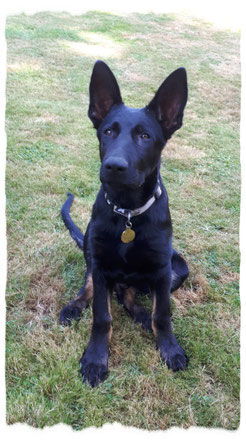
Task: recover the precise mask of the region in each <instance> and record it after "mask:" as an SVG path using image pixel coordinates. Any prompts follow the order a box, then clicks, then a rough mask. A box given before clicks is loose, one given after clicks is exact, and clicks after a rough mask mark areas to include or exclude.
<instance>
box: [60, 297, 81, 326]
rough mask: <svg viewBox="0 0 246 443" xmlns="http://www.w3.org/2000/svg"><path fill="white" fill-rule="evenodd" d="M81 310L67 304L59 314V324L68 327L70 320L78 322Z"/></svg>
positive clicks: (72, 304) (71, 304)
mask: <svg viewBox="0 0 246 443" xmlns="http://www.w3.org/2000/svg"><path fill="white" fill-rule="evenodd" d="M81 313H82V309H81V308H80V307H78V306H76V305H75V304H74V303H73V302H71V303H68V305H67V306H65V308H63V309H62V311H61V313H60V318H59V321H60V324H61V325H65V326H70V325H71V321H72V320H79V319H80V317H81Z"/></svg>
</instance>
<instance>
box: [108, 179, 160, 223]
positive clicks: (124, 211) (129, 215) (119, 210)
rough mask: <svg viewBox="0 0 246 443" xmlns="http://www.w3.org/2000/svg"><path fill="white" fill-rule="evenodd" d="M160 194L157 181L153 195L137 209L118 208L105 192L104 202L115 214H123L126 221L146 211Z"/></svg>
mask: <svg viewBox="0 0 246 443" xmlns="http://www.w3.org/2000/svg"><path fill="white" fill-rule="evenodd" d="M161 194H162V190H161V187H160V183H159V182H158V183H157V188H156V190H155V193H154V195H153V196H152V197H151V198H150V199H149V200H148V201H147V202H146V203H145V205H143V206H141V207H140V208H137V209H123V208H119V207H118V206H117V205H115V204H114V203H112V202H111V201H110V200H109V198H108V196H107V193H106V192H105V194H104V195H105V199H106V202H107V203H108V205H110V206H112V207H113V211H114V212H116V214H119V215H123V216H124V217H126V218H127V219H128V221H130V219H131V218H132V217H136V216H137V215H140V214H143V212H145V211H147V209H149V208H150V207H151V206H152V205H153V203H154V202H155V201H156V200H158V198H160V196H161Z"/></svg>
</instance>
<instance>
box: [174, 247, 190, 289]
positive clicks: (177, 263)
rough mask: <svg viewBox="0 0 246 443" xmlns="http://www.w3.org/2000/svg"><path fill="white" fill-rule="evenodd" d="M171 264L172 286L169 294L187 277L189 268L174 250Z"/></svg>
mask: <svg viewBox="0 0 246 443" xmlns="http://www.w3.org/2000/svg"><path fill="white" fill-rule="evenodd" d="M171 263H172V286H171V292H173V291H175V290H176V289H178V288H179V287H180V286H181V285H182V283H183V282H184V281H185V279H186V278H187V277H188V275H189V268H188V265H187V263H186V261H185V260H184V259H183V257H181V255H179V254H178V252H177V251H175V249H174V250H173V255H172V259H171Z"/></svg>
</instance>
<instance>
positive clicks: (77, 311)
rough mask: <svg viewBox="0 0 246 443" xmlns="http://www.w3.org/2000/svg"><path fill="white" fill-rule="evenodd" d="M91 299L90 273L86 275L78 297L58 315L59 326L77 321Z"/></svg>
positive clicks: (91, 284)
mask: <svg viewBox="0 0 246 443" xmlns="http://www.w3.org/2000/svg"><path fill="white" fill-rule="evenodd" d="M92 297H93V282H92V276H91V274H90V273H87V274H86V278H85V284H84V286H83V288H82V289H81V290H80V291H79V293H78V296H77V297H76V298H75V299H74V300H72V301H70V302H69V303H68V305H66V306H65V308H63V309H62V311H61V313H60V319H59V320H60V324H62V325H66V326H68V325H70V324H71V321H72V320H79V319H80V317H81V314H82V311H83V310H84V309H85V308H86V307H87V306H88V304H89V302H90V300H91V299H92Z"/></svg>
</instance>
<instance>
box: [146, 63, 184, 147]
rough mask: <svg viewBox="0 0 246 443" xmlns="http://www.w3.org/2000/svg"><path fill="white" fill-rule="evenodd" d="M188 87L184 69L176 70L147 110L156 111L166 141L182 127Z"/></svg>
mask: <svg viewBox="0 0 246 443" xmlns="http://www.w3.org/2000/svg"><path fill="white" fill-rule="evenodd" d="M187 96H188V87H187V76H186V70H185V69H184V68H179V69H176V71H174V72H173V73H172V74H170V75H169V77H167V78H166V80H165V81H164V82H163V83H162V84H161V86H160V87H159V89H158V91H157V93H156V94H155V96H154V98H153V99H152V100H151V102H150V103H149V105H148V106H147V107H146V108H147V109H149V110H151V111H154V112H155V115H156V118H157V120H158V122H159V123H160V125H161V127H162V131H163V135H164V138H165V140H168V139H169V138H170V137H171V135H172V134H173V133H174V132H175V131H177V129H179V128H180V127H181V126H182V119H183V112H184V108H185V105H186V102H187Z"/></svg>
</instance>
